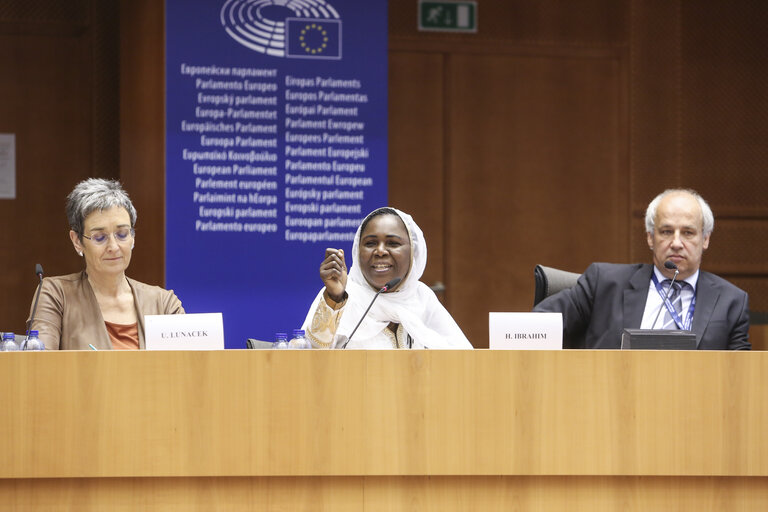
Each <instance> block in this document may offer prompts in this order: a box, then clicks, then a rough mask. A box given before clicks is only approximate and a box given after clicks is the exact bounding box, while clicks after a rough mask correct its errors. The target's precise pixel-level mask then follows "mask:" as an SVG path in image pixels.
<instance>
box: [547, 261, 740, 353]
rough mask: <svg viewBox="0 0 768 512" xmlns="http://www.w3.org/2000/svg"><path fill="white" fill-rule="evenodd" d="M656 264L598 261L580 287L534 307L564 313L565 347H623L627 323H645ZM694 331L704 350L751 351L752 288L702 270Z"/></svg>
mask: <svg viewBox="0 0 768 512" xmlns="http://www.w3.org/2000/svg"><path fill="white" fill-rule="evenodd" d="M652 272H653V265H649V264H633V265H622V264H613V263H593V264H592V265H590V266H589V268H587V270H586V271H585V272H584V274H582V275H581V277H580V278H579V280H578V282H577V283H576V286H574V287H573V288H569V289H567V290H563V291H561V292H559V293H556V294H554V295H552V296H551V297H548V298H546V299H544V300H543V301H541V302H540V303H539V304H538V305H536V307H535V308H534V311H549V312H560V313H562V314H563V340H564V346H565V347H566V348H596V349H604V348H621V333H622V330H623V329H624V328H634V329H639V328H640V322H642V320H643V311H644V310H645V303H646V300H647V298H648V289H649V284H650V280H651V273H652ZM691 330H692V331H693V332H694V333H696V340H697V342H698V347H699V349H700V350H749V349H750V348H751V344H750V343H749V302H748V297H747V293H746V292H745V291H744V290H742V289H740V288H737V287H736V286H734V285H732V284H731V283H729V282H728V281H726V280H725V279H722V278H720V277H717V276H716V275H714V274H710V273H709V272H704V271H701V272H699V280H698V283H697V285H696V310H695V311H694V315H693V325H692V328H691Z"/></svg>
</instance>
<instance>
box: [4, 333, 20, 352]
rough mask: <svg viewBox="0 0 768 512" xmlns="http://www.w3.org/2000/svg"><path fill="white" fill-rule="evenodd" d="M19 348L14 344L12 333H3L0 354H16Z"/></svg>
mask: <svg viewBox="0 0 768 512" xmlns="http://www.w3.org/2000/svg"><path fill="white" fill-rule="evenodd" d="M17 350H19V346H18V345H17V344H16V336H14V334H13V333H12V332H6V333H3V342H2V343H0V352H16V351H17Z"/></svg>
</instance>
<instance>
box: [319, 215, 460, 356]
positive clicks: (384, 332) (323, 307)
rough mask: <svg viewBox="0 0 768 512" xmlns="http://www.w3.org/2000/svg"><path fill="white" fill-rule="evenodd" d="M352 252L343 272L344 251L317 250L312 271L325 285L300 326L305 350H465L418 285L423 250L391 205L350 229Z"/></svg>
mask: <svg viewBox="0 0 768 512" xmlns="http://www.w3.org/2000/svg"><path fill="white" fill-rule="evenodd" d="M352 255H353V259H354V261H353V265H352V267H351V269H350V270H349V274H347V265H346V260H345V257H344V251H343V250H341V249H326V251H325V259H324V260H323V263H322V265H321V266H320V278H321V279H322V280H323V284H324V285H325V287H324V288H323V289H322V290H320V293H318V295H317V297H316V298H315V301H314V302H313V303H312V307H310V309H309V313H308V314H307V318H306V320H305V321H304V330H305V331H306V332H307V338H308V339H309V341H310V342H311V343H312V346H313V347H315V348H342V346H345V344H346V348H372V349H388V348H431V349H437V348H442V349H471V348H472V344H471V343H470V342H469V340H467V338H466V336H464V333H463V332H462V331H461V329H460V328H459V326H458V325H457V324H456V322H455V321H454V320H453V318H452V317H451V315H450V313H448V311H446V309H445V308H444V307H443V305H442V304H441V303H440V301H439V300H438V299H437V297H436V296H435V294H434V292H433V291H432V290H430V289H429V287H428V286H427V285H425V284H424V283H422V282H421V281H419V278H420V277H421V275H422V274H423V273H424V268H425V267H426V266H427V245H426V242H425V241H424V234H423V233H422V232H421V229H419V227H418V226H417V225H416V223H415V222H414V221H413V219H412V218H411V216H410V215H408V214H406V213H403V212H401V211H399V210H396V209H394V208H379V209H378V210H374V211H373V212H371V213H370V214H369V215H368V216H367V217H366V218H365V219H364V220H363V222H362V224H361V225H360V227H359V228H358V229H357V233H356V234H355V240H354V243H353V245H352ZM396 278H400V281H399V282H398V283H397V284H395V285H393V286H390V287H389V289H387V290H386V291H384V292H383V293H381V294H380V295H379V297H378V298H377V299H376V301H375V302H374V304H373V307H371V310H370V311H369V312H368V313H367V314H365V310H366V308H367V307H368V305H369V304H370V303H371V300H373V297H374V295H375V294H376V292H378V291H379V290H381V289H382V288H383V287H384V286H385V285H386V284H387V283H391V282H392V281H393V280H395V279H396ZM364 314H365V316H363V315H364ZM361 318H363V321H362V323H361V324H360V327H358V328H357V330H356V331H355V332H354V336H352V337H351V339H350V335H351V334H352V332H353V331H354V329H355V326H356V325H357V323H358V322H359V321H360V319H361ZM347 342H348V343H347Z"/></svg>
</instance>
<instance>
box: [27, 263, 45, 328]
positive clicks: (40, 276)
mask: <svg viewBox="0 0 768 512" xmlns="http://www.w3.org/2000/svg"><path fill="white" fill-rule="evenodd" d="M35 274H36V275H37V277H38V279H40V284H38V285H37V294H36V295H35V305H34V306H32V316H30V317H29V322H27V336H29V328H30V327H32V322H34V321H35V313H36V312H37V301H38V300H40V290H41V289H42V288H43V266H42V265H41V264H39V263H38V264H37V265H35Z"/></svg>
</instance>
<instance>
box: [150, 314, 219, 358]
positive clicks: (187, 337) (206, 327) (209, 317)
mask: <svg viewBox="0 0 768 512" xmlns="http://www.w3.org/2000/svg"><path fill="white" fill-rule="evenodd" d="M144 332H145V345H146V349H147V350H223V349H224V321H223V317H222V314H221V313H190V314H186V315H145V316H144Z"/></svg>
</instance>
